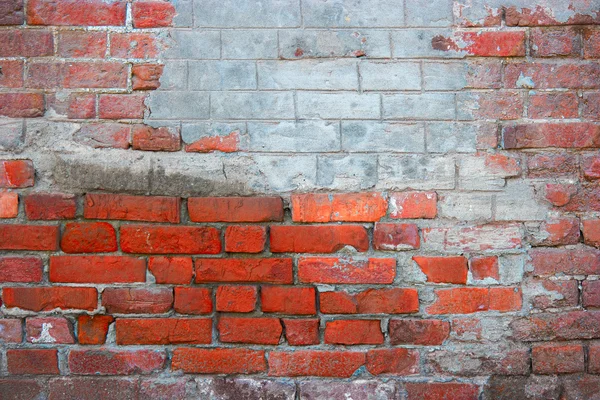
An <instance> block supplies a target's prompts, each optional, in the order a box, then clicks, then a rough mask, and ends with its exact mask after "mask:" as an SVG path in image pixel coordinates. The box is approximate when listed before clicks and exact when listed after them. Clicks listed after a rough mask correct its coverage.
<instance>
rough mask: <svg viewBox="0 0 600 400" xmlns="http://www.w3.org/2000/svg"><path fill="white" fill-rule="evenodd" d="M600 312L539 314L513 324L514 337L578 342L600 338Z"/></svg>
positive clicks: (520, 319) (523, 339)
mask: <svg viewBox="0 0 600 400" xmlns="http://www.w3.org/2000/svg"><path fill="white" fill-rule="evenodd" d="M599 320H600V312H596V311H593V312H592V311H587V312H586V311H570V312H564V313H561V314H537V315H535V316H531V317H523V318H518V319H516V320H514V321H513V322H512V323H511V328H512V330H513V336H514V337H515V338H516V339H517V340H521V341H527V342H528V341H548V340H577V339H594V338H598V337H600V325H598V321H599Z"/></svg>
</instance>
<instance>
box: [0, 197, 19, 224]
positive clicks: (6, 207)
mask: <svg viewBox="0 0 600 400" xmlns="http://www.w3.org/2000/svg"><path fill="white" fill-rule="evenodd" d="M17 215H19V195H18V194H16V193H11V192H2V193H0V218H2V219H4V218H15V217H16V216H17Z"/></svg>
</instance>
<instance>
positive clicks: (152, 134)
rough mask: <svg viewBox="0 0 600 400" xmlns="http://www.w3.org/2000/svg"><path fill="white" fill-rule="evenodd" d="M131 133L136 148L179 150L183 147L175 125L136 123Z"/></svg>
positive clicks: (145, 149) (133, 145)
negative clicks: (153, 125)
mask: <svg viewBox="0 0 600 400" xmlns="http://www.w3.org/2000/svg"><path fill="white" fill-rule="evenodd" d="M131 134H132V147H133V149H134V150H144V151H178V150H179V149H180V148H181V137H180V135H179V130H178V129H177V128H175V127H168V126H161V127H158V128H153V127H151V126H148V125H134V126H133V129H132V132H131Z"/></svg>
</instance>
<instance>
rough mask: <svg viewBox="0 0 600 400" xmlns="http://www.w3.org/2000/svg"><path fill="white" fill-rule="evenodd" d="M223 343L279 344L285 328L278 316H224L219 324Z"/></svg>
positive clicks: (220, 337) (220, 338) (218, 327)
mask: <svg viewBox="0 0 600 400" xmlns="http://www.w3.org/2000/svg"><path fill="white" fill-rule="evenodd" d="M217 329H218V331H219V340H220V341H221V342H223V343H250V344H273V345H274V344H278V343H279V339H280V337H281V332H282V331H283V328H282V326H281V322H280V321H279V319H277V318H234V317H222V318H221V319H219V323H218V325H217Z"/></svg>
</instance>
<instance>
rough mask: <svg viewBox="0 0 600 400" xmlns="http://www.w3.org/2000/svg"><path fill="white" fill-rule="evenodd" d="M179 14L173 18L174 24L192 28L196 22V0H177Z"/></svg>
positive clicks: (176, 5) (179, 26)
mask: <svg viewBox="0 0 600 400" xmlns="http://www.w3.org/2000/svg"><path fill="white" fill-rule="evenodd" d="M174 3H175V7H176V9H177V14H175V17H174V18H173V26H176V27H178V28H191V27H192V25H193V24H194V18H193V17H194V11H193V10H194V0H176V2H174Z"/></svg>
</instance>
